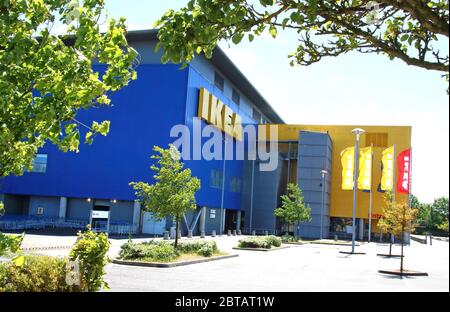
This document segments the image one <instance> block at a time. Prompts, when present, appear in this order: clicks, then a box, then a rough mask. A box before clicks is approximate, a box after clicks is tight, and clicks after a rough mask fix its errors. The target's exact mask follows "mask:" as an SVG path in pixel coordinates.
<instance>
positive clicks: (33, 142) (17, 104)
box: [0, 0, 137, 177]
mask: <svg viewBox="0 0 450 312" xmlns="http://www.w3.org/2000/svg"><path fill="white" fill-rule="evenodd" d="M104 6H105V1H104V0H79V1H78V0H0V177H2V176H7V175H9V174H16V175H20V174H22V173H23V171H24V169H25V168H27V167H28V168H30V167H31V164H32V160H33V158H34V157H35V155H36V152H37V150H38V148H40V147H42V146H43V145H44V143H45V142H46V141H50V142H52V143H53V144H56V145H58V146H59V148H60V149H61V150H63V151H78V148H79V144H80V131H79V127H80V125H82V126H83V127H86V128H88V131H86V132H87V134H86V136H85V141H86V143H92V140H93V138H94V136H95V135H96V134H102V135H106V134H107V133H108V130H109V122H108V121H103V122H96V121H94V122H93V123H92V125H89V126H88V125H83V124H81V123H80V122H79V121H78V120H77V119H76V116H77V112H78V111H79V110H80V109H88V108H92V107H100V106H106V105H109V104H110V100H109V98H108V94H109V92H113V91H117V90H119V89H121V88H123V87H124V86H126V85H127V84H128V83H129V81H130V80H132V79H135V78H136V73H135V71H134V69H133V63H134V61H135V59H136V56H137V52H136V51H135V50H134V49H132V48H131V47H130V46H129V45H128V43H127V41H126V38H125V32H126V26H125V20H124V19H119V20H114V19H108V21H107V22H106V23H107V25H106V26H107V30H106V32H104V33H101V32H100V28H99V24H100V23H99V21H100V19H101V18H102V12H103V11H104ZM55 24H61V25H65V26H67V27H68V31H67V33H68V34H70V36H69V35H67V36H62V37H59V36H57V35H56V34H54V33H53V32H52V27H53V26H54V25H55ZM95 60H96V61H99V62H100V63H103V64H105V65H106V71H105V72H104V73H99V72H96V71H94V70H93V69H92V64H93V62H94V61H95Z"/></svg>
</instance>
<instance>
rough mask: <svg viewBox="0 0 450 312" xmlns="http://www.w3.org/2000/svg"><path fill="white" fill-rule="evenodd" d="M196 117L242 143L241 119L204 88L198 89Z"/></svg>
mask: <svg viewBox="0 0 450 312" xmlns="http://www.w3.org/2000/svg"><path fill="white" fill-rule="evenodd" d="M198 117H200V118H201V119H203V120H205V121H206V122H208V123H210V124H212V125H214V126H216V127H217V128H219V129H220V130H222V131H223V132H225V133H226V134H228V135H229V136H231V137H233V138H235V139H236V140H238V141H242V132H243V130H242V118H241V116H239V115H238V114H236V113H235V112H234V111H233V110H232V109H231V108H229V107H228V106H226V105H225V104H224V103H223V102H222V101H220V100H219V99H218V98H216V97H215V96H214V95H212V94H211V93H210V92H209V91H208V90H206V89H205V88H202V89H200V97H199V103H198Z"/></svg>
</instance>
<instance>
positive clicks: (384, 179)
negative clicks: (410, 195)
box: [381, 146, 395, 191]
mask: <svg viewBox="0 0 450 312" xmlns="http://www.w3.org/2000/svg"><path fill="white" fill-rule="evenodd" d="M394 151H395V147H394V146H391V147H389V148H387V149H385V150H384V151H383V154H382V158H381V163H382V164H383V171H382V173H381V190H383V191H392V190H393V189H394V167H395V164H394V162H395V155H394Z"/></svg>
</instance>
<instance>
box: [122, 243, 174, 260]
mask: <svg viewBox="0 0 450 312" xmlns="http://www.w3.org/2000/svg"><path fill="white" fill-rule="evenodd" d="M177 256H178V254H177V252H176V251H175V248H174V247H173V245H172V244H170V243H166V242H159V243H157V242H154V241H151V242H147V243H141V244H134V243H132V242H128V243H126V244H124V245H122V246H121V250H120V253H119V258H120V259H124V260H136V259H146V260H149V261H161V262H168V261H171V260H173V259H175V258H176V257H177Z"/></svg>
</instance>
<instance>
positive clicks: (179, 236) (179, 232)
mask: <svg viewBox="0 0 450 312" xmlns="http://www.w3.org/2000/svg"><path fill="white" fill-rule="evenodd" d="M180 238H181V231H178V239H180Z"/></svg>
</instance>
